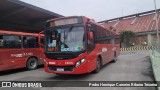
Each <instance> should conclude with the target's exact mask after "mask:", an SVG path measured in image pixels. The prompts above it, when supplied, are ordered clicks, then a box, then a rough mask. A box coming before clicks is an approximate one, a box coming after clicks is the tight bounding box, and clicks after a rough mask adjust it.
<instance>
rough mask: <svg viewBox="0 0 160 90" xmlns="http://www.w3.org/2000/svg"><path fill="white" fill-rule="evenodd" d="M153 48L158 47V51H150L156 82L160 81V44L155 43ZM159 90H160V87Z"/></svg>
mask: <svg viewBox="0 0 160 90" xmlns="http://www.w3.org/2000/svg"><path fill="white" fill-rule="evenodd" d="M152 46H154V47H156V49H152V50H150V58H151V64H152V69H153V73H154V77H155V80H156V81H160V42H159V43H158V42H157V41H153V42H152ZM158 90H160V87H159V88H158Z"/></svg>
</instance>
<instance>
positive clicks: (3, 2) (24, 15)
mask: <svg viewBox="0 0 160 90" xmlns="http://www.w3.org/2000/svg"><path fill="white" fill-rule="evenodd" d="M57 17H62V15H59V14H56V13H54V12H50V11H47V10H44V9H42V8H39V7H36V6H33V5H30V4H27V3H24V2H22V1H19V0H0V29H3V30H13V31H24V32H40V31H42V30H44V26H45V21H47V20H49V19H53V18H57Z"/></svg>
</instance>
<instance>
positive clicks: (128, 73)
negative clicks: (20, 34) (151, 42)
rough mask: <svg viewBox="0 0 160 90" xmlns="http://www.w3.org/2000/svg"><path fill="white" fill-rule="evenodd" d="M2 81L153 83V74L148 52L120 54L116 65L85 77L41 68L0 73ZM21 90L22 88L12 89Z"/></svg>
mask: <svg viewBox="0 0 160 90" xmlns="http://www.w3.org/2000/svg"><path fill="white" fill-rule="evenodd" d="M3 80H5V81H6V80H7V81H9V80H25V81H29V80H31V81H34V80H36V81H37V80H38V81H39V80H40V81H46V80H54V81H55V80H56V81H70V80H81V81H153V80H154V78H153V72H152V69H151V63H150V59H149V52H148V51H137V52H121V55H120V56H119V57H118V61H117V62H116V63H109V64H107V65H105V66H104V67H103V68H102V70H101V71H100V72H99V73H97V74H94V73H91V74H85V75H75V76H68V75H65V76H64V75H62V76H61V75H54V74H48V73H45V72H44V70H43V68H42V67H40V68H38V69H37V70H34V71H27V70H25V69H17V70H14V71H13V70H12V71H7V72H0V81H3ZM0 89H1V90H13V89H11V88H0ZM14 89H16V90H21V89H22V88H14ZM23 89H24V90H28V89H30V90H58V89H59V90H84V89H86V90H92V89H94V90H97V89H99V90H155V88H154V87H132V88H131V87H127V88H126V87H125V88H124V87H114V88H113V87H112V88H109V87H107V88H106V87H103V88H102V87H97V88H94V87H79V88H77V87H67V88H64V87H53V88H23Z"/></svg>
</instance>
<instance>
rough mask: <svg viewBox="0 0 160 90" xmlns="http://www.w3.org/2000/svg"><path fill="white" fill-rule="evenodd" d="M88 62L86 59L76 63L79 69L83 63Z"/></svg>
mask: <svg viewBox="0 0 160 90" xmlns="http://www.w3.org/2000/svg"><path fill="white" fill-rule="evenodd" d="M85 61H86V59H84V58H83V59H82V60H80V61H78V62H77V63H76V67H78V66H79V65H81V64H82V63H84V62H85Z"/></svg>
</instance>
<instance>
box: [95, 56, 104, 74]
mask: <svg viewBox="0 0 160 90" xmlns="http://www.w3.org/2000/svg"><path fill="white" fill-rule="evenodd" d="M101 65H102V64H101V60H100V58H98V59H97V61H96V69H95V70H94V73H98V72H99V71H100V70H101Z"/></svg>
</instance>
